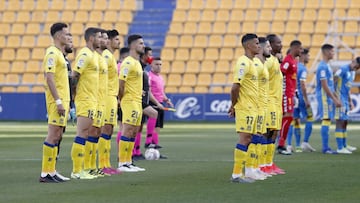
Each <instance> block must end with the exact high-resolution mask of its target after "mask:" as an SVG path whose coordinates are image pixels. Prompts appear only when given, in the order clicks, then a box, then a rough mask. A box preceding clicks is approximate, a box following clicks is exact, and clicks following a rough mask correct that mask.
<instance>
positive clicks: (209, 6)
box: [204, 0, 219, 10]
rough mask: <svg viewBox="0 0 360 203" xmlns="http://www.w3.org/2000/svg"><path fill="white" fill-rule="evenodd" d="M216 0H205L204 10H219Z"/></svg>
mask: <svg viewBox="0 0 360 203" xmlns="http://www.w3.org/2000/svg"><path fill="white" fill-rule="evenodd" d="M218 3H219V1H218V0H206V3H205V7H204V10H216V9H218V8H219V4H218Z"/></svg>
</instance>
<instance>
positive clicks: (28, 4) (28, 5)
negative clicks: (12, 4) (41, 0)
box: [21, 1, 35, 11]
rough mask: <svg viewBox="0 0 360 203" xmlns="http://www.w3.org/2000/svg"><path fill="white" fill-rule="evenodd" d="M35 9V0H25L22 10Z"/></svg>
mask: <svg viewBox="0 0 360 203" xmlns="http://www.w3.org/2000/svg"><path fill="white" fill-rule="evenodd" d="M34 9H35V1H23V2H22V6H21V10H24V11H33V10H34Z"/></svg>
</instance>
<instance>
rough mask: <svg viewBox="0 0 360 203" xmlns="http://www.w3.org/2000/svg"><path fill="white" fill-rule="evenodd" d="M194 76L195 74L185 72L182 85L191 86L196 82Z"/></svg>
mask: <svg viewBox="0 0 360 203" xmlns="http://www.w3.org/2000/svg"><path fill="white" fill-rule="evenodd" d="M196 79H197V78H196V76H195V74H192V73H185V74H184V75H183V82H182V86H191V87H194V86H195V85H196V83H197V80H196Z"/></svg>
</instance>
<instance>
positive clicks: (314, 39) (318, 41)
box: [311, 34, 325, 47]
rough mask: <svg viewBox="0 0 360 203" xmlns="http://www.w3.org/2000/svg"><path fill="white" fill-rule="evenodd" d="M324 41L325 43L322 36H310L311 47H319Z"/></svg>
mask: <svg viewBox="0 0 360 203" xmlns="http://www.w3.org/2000/svg"><path fill="white" fill-rule="evenodd" d="M324 41H325V35H324V34H314V35H313V36H312V42H311V46H314V47H320V46H321V45H322V44H323V43H324Z"/></svg>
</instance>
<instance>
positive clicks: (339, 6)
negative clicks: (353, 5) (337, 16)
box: [335, 0, 349, 9]
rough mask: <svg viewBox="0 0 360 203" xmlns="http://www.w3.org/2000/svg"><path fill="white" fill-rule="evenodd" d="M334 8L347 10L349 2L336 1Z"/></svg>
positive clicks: (345, 0) (344, 0)
mask: <svg viewBox="0 0 360 203" xmlns="http://www.w3.org/2000/svg"><path fill="white" fill-rule="evenodd" d="M335 8H336V9H348V8H349V1H348V0H337V1H335Z"/></svg>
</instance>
